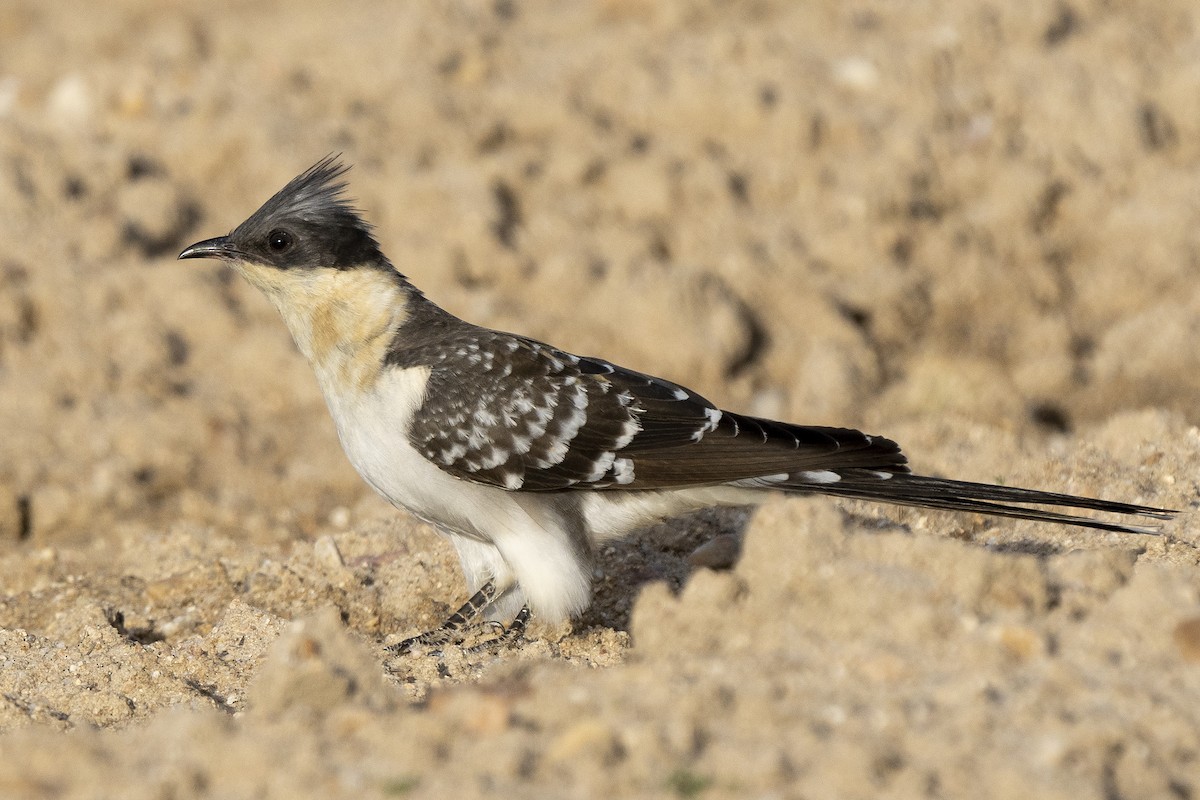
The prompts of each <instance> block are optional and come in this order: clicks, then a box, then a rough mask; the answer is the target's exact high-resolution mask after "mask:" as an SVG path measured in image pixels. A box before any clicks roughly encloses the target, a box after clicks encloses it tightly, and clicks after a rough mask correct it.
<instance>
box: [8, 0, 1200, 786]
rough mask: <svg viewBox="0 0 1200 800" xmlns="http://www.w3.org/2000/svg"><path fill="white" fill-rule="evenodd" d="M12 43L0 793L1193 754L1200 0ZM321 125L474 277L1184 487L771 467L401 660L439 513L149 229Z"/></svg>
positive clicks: (785, 375) (719, 364) (531, 12)
mask: <svg viewBox="0 0 1200 800" xmlns="http://www.w3.org/2000/svg"><path fill="white" fill-rule="evenodd" d="M0 42H2V46H0V432H2V433H3V435H2V436H0V582H2V583H0V589H2V592H0V753H2V754H3V757H2V758H0V797H5V798H8V797H12V798H23V797H31V798H104V797H128V798H179V799H183V798H200V797H214V798H215V797H221V798H242V797H247V798H248V797H255V798H297V797H364V798H377V797H401V796H428V797H451V796H453V797H460V798H472V797H534V796H541V797H580V798H583V797H597V796H604V795H609V796H636V797H684V798H688V797H706V798H708V797H714V798H715V797H729V798H744V797H763V798H767V797H771V798H776V797H778V798H790V797H807V798H835V797H847V798H879V797H883V798H907V797H929V798H952V797H978V798H991V797H995V798H1010V797H1011V798H1029V797H1037V798H1093V797H1094V798H1105V800H1116V798H1142V797H1147V798H1149V797H1155V798H1157V797H1169V798H1179V800H1187V799H1188V798H1194V797H1198V796H1200V734H1198V731H1200V557H1198V556H1200V553H1198V550H1197V543H1198V541H1200V532H1198V529H1197V525H1196V522H1195V518H1194V515H1193V510H1194V508H1195V507H1196V498H1197V483H1198V481H1197V477H1196V464H1197V456H1198V455H1200V432H1198V430H1197V428H1196V427H1194V425H1193V423H1194V422H1195V421H1196V420H1197V419H1198V418H1200V349H1198V348H1197V347H1196V346H1195V341H1196V338H1197V337H1196V332H1197V330H1198V329H1200V283H1198V281H1197V275H1198V274H1200V273H1198V270H1200V204H1197V197H1200V6H1197V5H1196V4H1195V3H1193V2H1174V3H1173V2H1151V3H1140V4H1134V3H1121V2H1116V3H1111V2H1110V3H1099V2H1081V1H1077V0H1071V2H1069V3H1057V4H1047V3H1035V2H1016V3H984V2H964V3H952V2H944V3H924V2H914V3H903V4H899V3H885V2H877V3H872V2H862V3H841V2H834V1H833V0H830V1H829V2H814V3H790V2H785V1H784V0H778V2H771V1H770V0H761V1H757V2H756V1H748V2H731V3H711V2H699V0H697V2H664V3H651V2H640V1H639V0H607V1H604V2H601V1H600V0H597V1H596V2H563V3H551V2H540V3H525V2H519V1H518V0H493V2H488V3H482V2H480V3H476V2H467V1H466V0H462V1H461V2H439V3H390V2H362V3H354V4H338V5H333V4H331V5H329V6H325V7H323V6H321V5H320V4H317V3H309V4H287V3H282V2H275V1H274V0H263V1H262V2H257V3H231V2H211V3H207V4H204V7H203V10H201V9H200V8H198V7H197V6H196V4H182V3H179V4H174V3H166V2H158V3H154V2H132V1H131V0H118V2H113V3H106V4H96V5H94V6H86V5H81V4H79V3H66V2H59V3H55V2H41V1H38V2H34V1H33V0H28V1H27V0H8V2H5V3H3V4H0ZM329 152H342V153H344V154H345V157H346V159H347V160H349V161H351V162H353V163H354V164H355V165H356V166H355V169H354V171H353V173H352V176H351V177H352V182H353V192H354V194H355V196H356V197H357V198H358V200H359V203H360V205H361V206H362V208H364V209H365V210H366V212H367V214H368V216H369V217H370V218H371V219H372V220H373V221H374V222H375V223H376V224H377V226H378V234H379V237H380V239H381V240H382V242H383V244H384V247H385V250H386V251H387V252H388V253H389V254H390V255H391V256H392V258H393V260H394V261H395V262H396V263H397V265H398V266H399V268H400V269H401V270H402V271H404V272H405V273H406V274H408V275H409V276H410V277H411V278H412V279H413V280H414V281H415V282H416V283H417V284H418V285H419V286H421V287H422V288H424V289H425V290H426V292H427V293H428V294H430V295H431V296H432V297H433V298H434V299H436V300H437V301H439V302H440V303H442V304H443V305H445V306H447V307H448V308H450V309H451V310H453V311H455V312H456V313H458V314H460V315H461V316H465V317H467V318H469V319H472V320H474V321H477V322H482V323H485V324H488V325H492V326H495V327H501V328H506V329H510V330H518V331H520V332H523V333H526V334H530V335H533V336H537V337H540V338H545V339H549V340H551V341H554V342H555V343H556V344H559V345H562V346H565V347H568V348H571V349H575V350H577V351H582V352H587V353H594V354H598V355H603V356H605V357H607V358H609V359H611V360H614V361H617V362H618V363H623V364H626V365H628V366H631V367H634V368H638V369H641V370H644V371H649V372H655V373H658V374H664V375H666V376H669V377H671V378H673V379H675V380H677V381H680V382H683V383H684V384H686V385H691V386H693V387H695V388H697V389H699V390H700V391H702V392H703V393H704V394H706V395H707V396H709V397H711V398H712V399H714V400H716V401H719V402H720V403H722V404H723V405H725V406H727V407H731V408H734V409H737V410H742V411H748V412H752V413H759V414H765V415H774V416H780V417H785V418H789V419H793V420H796V421H803V422H811V423H825V424H845V425H854V426H858V427H863V428H865V429H867V430H870V431H872V432H878V433H884V434H887V435H889V436H892V437H893V438H896V439H898V440H899V441H901V442H902V443H903V444H904V445H905V447H906V450H907V452H908V453H909V455H910V458H911V459H912V461H913V463H914V465H915V466H916V467H917V468H918V469H919V470H920V471H923V472H928V473H935V474H944V475H952V476H955V477H962V478H967V479H975V480H986V481H1002V482H1005V483H1010V484H1019V485H1031V486H1039V487H1044V488H1049V489H1054V490H1059V491H1068V492H1075V493H1081V494H1095V495H1102V496H1107V497H1112V498H1116V499H1123V500H1128V501H1134V502H1146V503H1152V504H1157V505H1163V506H1169V507H1173V508H1178V509H1182V510H1183V512H1184V513H1183V514H1182V515H1181V516H1180V518H1179V519H1178V520H1177V521H1175V522H1174V523H1172V524H1170V525H1168V526H1167V528H1166V529H1165V531H1164V533H1163V535H1161V536H1157V537H1150V536H1131V535H1117V534H1104V533H1097V532H1091V531H1086V530H1076V529H1066V528H1058V527H1054V526H1048V525H1039V524H1032V523H1024V522H994V521H989V520H984V519H981V518H976V517H969V516H962V515H953V514H940V513H932V512H931V513H921V512H918V511H911V510H898V509H888V508H878V507H871V506H865V505H851V504H846V503H837V502H833V501H824V500H810V501H795V500H793V501H784V500H775V501H772V502H771V503H770V504H768V505H767V506H766V507H764V508H762V509H760V510H759V511H758V512H756V513H754V514H750V513H749V512H742V511H729V512H723V513H715V512H711V513H704V514H699V515H696V516H693V517H690V518H687V519H683V520H678V521H674V522H672V523H669V524H665V525H662V526H660V527H658V528H655V529H654V530H651V531H647V532H645V533H643V534H640V535H638V536H636V537H633V538H631V539H630V540H629V541H627V542H623V543H621V544H619V545H617V546H613V547H610V548H607V549H606V550H605V552H604V553H603V554H602V555H603V563H602V569H601V571H600V574H598V575H597V602H596V604H595V605H594V606H593V608H592V609H591V610H590V611H589V612H588V613H587V614H586V615H585V616H584V617H583V618H582V619H580V620H578V621H577V622H576V623H575V624H574V625H573V626H571V627H566V626H564V627H561V628H548V627H546V626H535V627H534V629H533V631H532V634H533V635H532V637H531V639H530V640H529V641H528V642H526V643H525V644H523V645H522V646H520V647H518V648H515V649H512V650H509V651H505V652H503V653H501V654H499V655H487V654H471V653H466V652H462V651H460V650H458V649H451V650H448V651H447V652H446V653H445V654H444V656H443V657H442V658H440V659H439V658H436V657H433V656H419V657H418V656H414V657H408V658H392V657H389V656H388V654H387V652H386V651H385V649H384V646H385V645H386V644H387V643H390V642H394V641H396V640H398V639H399V638H400V637H402V636H404V635H409V634H412V633H414V632H416V631H418V630H421V629H423V628H425V627H428V626H430V625H432V624H434V623H435V622H436V621H437V620H438V619H439V618H440V617H441V616H443V615H444V614H445V613H446V612H447V611H448V610H449V608H450V607H451V605H452V604H454V603H456V602H457V601H459V600H461V598H462V594H463V587H462V585H461V582H460V577H459V575H458V572H457V567H456V564H455V562H454V557H453V555H452V553H451V551H450V550H449V548H448V546H447V545H446V544H445V543H444V542H442V541H441V540H440V539H439V538H438V537H437V536H436V535H435V534H434V533H433V532H432V531H431V530H430V529H429V528H428V527H426V526H424V525H423V524H421V523H419V522H417V521H415V520H413V519H411V518H408V517H407V516H405V515H403V514H400V513H398V512H395V511H393V510H392V509H390V508H389V507H387V506H386V505H385V504H384V502H383V501H382V500H379V499H378V498H375V497H374V496H372V495H371V494H370V493H369V491H368V490H367V489H365V488H364V487H363V485H362V484H361V483H360V482H359V480H358V479H357V477H356V476H355V475H354V474H353V472H352V470H351V469H350V467H349V466H348V465H347V463H346V462H345V460H344V458H343V456H342V455H341V453H340V450H339V448H338V445H337V442H336V438H335V436H334V433H333V429H332V425H331V424H330V422H329V420H328V419H327V415H326V412H325V409H324V406H323V403H322V401H321V398H320V396H319V394H318V391H317V388H316V385H315V381H314V380H313V378H312V376H311V374H310V373H309V371H308V368H307V366H306V365H305V364H304V363H303V362H302V359H301V358H300V357H299V355H298V354H297V353H296V352H295V350H294V348H293V346H292V344H291V342H290V340H289V339H288V337H287V333H286V331H285V330H284V328H283V326H282V324H281V323H280V322H279V320H278V319H277V318H276V315H275V312H274V311H273V309H271V308H270V307H269V306H268V305H267V304H266V302H265V301H264V300H263V299H261V298H260V297H259V296H257V295H256V294H255V293H254V291H253V290H252V289H251V288H250V287H248V286H245V285H243V284H242V283H241V282H239V281H238V280H234V279H233V276H232V275H230V274H229V273H228V272H226V271H223V270H222V269H221V268H220V267H219V266H218V265H215V264H211V263H205V262H187V263H177V262H175V261H174V256H175V254H176V253H177V252H178V250H179V249H180V248H181V247H182V246H184V245H186V244H188V243H190V242H191V241H194V240H196V239H199V238H204V237H208V236H213V235H217V234H220V233H223V232H225V231H227V230H229V229H230V228H231V227H233V226H234V225H236V224H237V223H238V222H240V221H241V220H242V219H243V218H244V217H245V216H246V215H248V214H249V213H250V212H251V211H252V210H253V209H254V208H256V207H257V205H258V204H259V203H260V202H262V200H264V199H265V198H266V197H267V196H269V195H270V194H271V193H273V192H274V191H275V190H276V189H277V188H279V187H280V186H281V185H282V184H283V183H284V182H285V181H286V180H287V179H289V178H290V177H292V175H294V174H296V173H297V172H299V171H301V170H302V169H303V168H305V167H306V166H308V165H309V164H311V163H312V162H314V161H315V160H317V159H318V158H319V157H321V156H323V155H325V154H326V153H329ZM707 542H715V543H713V544H706V543H707ZM739 549H740V551H741V558H740V560H737V558H736V552H737V551H738V550H739ZM735 561H736V564H734V563H733V562H735Z"/></svg>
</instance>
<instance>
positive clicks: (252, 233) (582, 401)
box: [179, 154, 1175, 653]
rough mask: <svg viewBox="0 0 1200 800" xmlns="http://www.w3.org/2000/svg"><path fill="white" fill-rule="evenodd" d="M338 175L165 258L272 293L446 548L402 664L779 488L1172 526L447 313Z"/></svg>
mask: <svg viewBox="0 0 1200 800" xmlns="http://www.w3.org/2000/svg"><path fill="white" fill-rule="evenodd" d="M348 170H349V166H348V165H346V164H345V163H344V161H343V160H342V158H341V157H340V155H337V154H333V155H329V156H326V157H325V158H323V159H321V160H320V161H318V162H317V163H316V164H314V165H313V166H311V167H310V168H308V169H307V170H305V171H304V172H303V173H301V174H300V175H298V176H296V177H295V178H293V179H292V180H291V181H289V182H288V183H287V185H286V186H284V187H283V189H281V190H280V191H279V192H277V193H276V194H275V195H274V196H272V197H271V198H270V199H269V200H267V201H266V203H264V204H263V205H262V207H261V208H259V209H258V210H257V211H255V212H254V213H253V214H251V215H250V216H249V217H248V218H247V219H246V220H245V221H244V222H242V223H241V224H240V225H238V226H237V227H236V228H234V229H233V230H232V231H231V232H230V233H228V234H227V235H224V236H218V237H216V238H212V239H206V240H204V241H200V242H197V243H195V244H193V245H191V246H189V247H187V248H185V249H184V250H183V251H182V252H181V253H180V254H179V258H180V259H191V258H215V259H219V260H221V261H223V262H225V264H227V265H228V266H230V267H232V268H233V270H235V271H236V272H237V273H240V274H241V275H242V276H243V277H244V278H245V279H246V280H247V281H249V283H251V284H252V285H254V286H255V287H257V288H258V289H259V290H261V291H262V292H263V294H265V295H266V297H267V298H268V300H270V302H271V303H272V304H273V305H274V306H275V307H276V309H278V311H279V313H280V315H281V316H282V318H283V321H284V323H285V324H286V326H287V328H288V330H289V331H290V332H291V335H292V337H293V339H294V341H295V344H296V346H297V348H298V349H299V351H300V353H302V354H303V356H304V357H305V358H306V359H307V360H308V362H309V363H310V365H311V366H312V368H313V371H314V372H315V374H316V379H317V382H318V384H319V385H320V388H321V392H322V394H323V395H324V398H325V401H326V404H327V406H328V408H329V412H330V415H331V416H332V418H333V422H334V425H335V426H336V428H337V434H338V438H339V440H340V442H341V445H342V448H343V450H344V451H345V454H346V456H347V457H348V458H349V460H350V463H351V464H352V465H353V466H354V468H355V469H356V470H357V472H358V474H359V475H360V476H361V477H362V478H363V480H364V481H365V482H366V483H367V484H369V485H370V486H371V487H372V488H373V489H374V490H375V491H376V492H378V493H379V494H380V495H382V496H383V497H384V498H385V499H386V500H388V501H389V502H390V503H392V504H393V505H394V506H396V507H398V508H400V509H404V510H406V511H408V512H409V513H410V514H412V515H414V516H416V517H418V518H419V519H421V520H424V521H425V522H427V523H429V524H431V525H432V526H434V527H435V528H436V529H437V530H438V531H439V532H440V533H441V534H443V535H444V536H445V537H447V538H448V539H449V541H450V542H451V543H452V544H453V546H454V548H455V549H456V551H457V553H458V557H459V560H460V562H461V566H462V570H463V574H464V577H465V581H466V587H467V595H468V596H469V597H468V599H467V601H466V602H465V603H463V604H462V605H461V607H459V608H458V609H457V611H455V612H454V613H453V614H451V615H450V616H449V618H447V620H446V621H445V623H443V624H442V625H441V626H439V627H438V628H435V629H432V630H429V631H425V632H423V633H421V634H418V635H416V636H413V637H410V638H408V639H405V640H404V641H402V642H400V643H399V644H398V645H395V646H393V649H394V650H395V651H396V652H397V653H408V652H412V651H414V650H416V649H417V648H419V647H421V646H437V647H441V646H443V645H446V644H456V643H457V644H461V643H462V642H463V641H464V640H465V638H466V636H467V635H468V634H469V633H470V632H471V631H472V630H474V629H475V628H476V627H477V626H480V625H486V624H491V625H493V626H494V627H495V629H497V630H499V631H500V632H499V633H498V635H497V636H496V637H495V638H496V640H497V641H504V640H508V639H511V638H514V637H520V636H522V635H523V633H524V631H525V626H526V624H527V623H528V621H529V619H530V617H531V616H536V617H538V618H539V619H544V620H546V621H548V622H558V621H563V620H566V619H569V618H571V617H573V616H576V615H578V614H579V613H580V612H582V611H583V610H584V609H585V608H586V607H587V606H588V605H589V604H590V602H591V596H592V585H591V581H592V576H593V572H594V560H595V557H596V552H597V549H598V547H599V546H600V545H601V544H602V543H604V542H607V541H611V540H614V539H616V538H617V537H622V536H625V535H627V534H629V533H631V532H633V531H636V530H638V529H641V528H645V527H647V526H649V525H651V524H653V523H655V522H657V521H660V520H662V519H665V518H669V517H674V516H678V515H681V514H684V513H687V512H691V511H694V510H698V509H701V508H706V507H712V506H744V505H756V504H759V503H761V502H762V501H763V500H765V499H766V498H767V497H769V496H771V495H772V494H773V493H778V492H783V493H788V494H796V495H827V496H833V497H840V498H852V499H855V500H869V501H879V502H883V503H891V504H898V505H904V506H916V507H921V508H931V509H945V510H949V511H960V512H973V513H978V514H984V515H993V516H999V517H1014V518H1019V519H1026V520H1037V521H1043V522H1051V523H1063V524H1068V525H1076V526H1083V527H1086V528H1094V529H1099V530H1104V531H1118V532H1123V533H1137V534H1145V533H1156V532H1157V531H1158V527H1156V526H1154V525H1147V524H1133V521H1131V520H1127V519H1120V520H1119V521H1114V520H1108V519H1101V518H1095V517H1090V516H1082V515H1078V514H1075V513H1070V512H1071V510H1075V509H1086V510H1092V511H1098V512H1105V513H1108V514H1112V515H1117V516H1118V517H1121V518H1126V517H1132V518H1139V517H1140V518H1143V519H1151V520H1160V521H1161V520H1168V519H1170V518H1171V517H1172V516H1173V515H1174V513H1175V512H1174V511H1171V510H1169V509H1163V508H1155V507H1151V506H1145V505H1136V504H1132V503H1123V502H1116V501H1111V500H1101V499H1093V498H1088V497H1079V496H1074V495H1070V494H1062V493H1057V492H1050V491H1040V490H1036V489H1023V488H1017V487H1010V486H1001V485H993V484H987V483H974V482H969V481H960V480H950V479H945V478H939V477H932V476H925V475H919V474H915V473H913V472H912V471H911V470H910V468H909V466H908V460H907V458H906V456H905V455H904V454H903V453H902V452H901V449H900V446H899V445H898V444H897V443H896V442H894V441H892V440H891V439H888V438H886V437H883V436H876V435H870V434H866V433H863V432H861V431H858V430H854V429H851V428H839V427H826V426H820V425H799V424H792V423H787V422H779V421H775V420H770V419H763V418H758V417H754V416H750V415H746V414H739V413H735V412H732V411H727V410H723V409H721V408H719V407H718V406H716V405H715V404H713V403H712V402H710V401H709V400H707V399H706V398H704V397H703V396H701V395H700V394H698V393H697V392H695V391H693V390H691V389H688V388H686V387H684V386H681V385H679V384H677V383H674V382H672V381H669V380H665V379H663V378H658V377H655V376H653V375H648V374H645V373H641V372H637V371H635V370H631V369H626V368H623V367H620V366H617V365H616V364H613V363H611V362H609V361H606V360H604V359H602V358H594V357H587V356H579V355H575V354H572V353H569V352H567V351H565V350H562V349H559V348H557V347H554V346H552V345H549V344H546V343H545V342H541V341H538V340H536V339H533V338H530V337H527V336H521V335H518V334H514V333H505V332H502V331H497V330H492V329H490V328H487V327H483V326H480V325H475V324H472V323H470V322H467V321H465V320H462V319H459V318H458V317H456V316H454V315H453V314H451V313H450V312H449V311H447V310H445V309H443V308H441V307H440V306H438V305H437V304H436V303H434V302H433V301H432V300H430V299H429V298H428V297H426V296H425V294H424V293H422V292H421V291H420V290H419V289H418V288H417V287H416V286H415V285H414V284H413V283H412V282H411V281H410V280H409V278H408V277H407V276H406V275H404V274H402V273H401V272H400V271H399V270H398V269H397V268H396V266H394V265H393V263H392V262H391V261H390V260H389V259H388V258H387V256H385V255H384V254H383V252H382V250H381V249H380V244H379V241H378V240H377V238H376V235H375V232H374V228H373V227H372V225H371V224H369V223H368V222H367V221H366V220H365V219H364V216H363V214H362V212H360V211H359V210H358V208H357V207H356V205H355V203H354V201H352V200H351V199H349V198H348V196H347V190H348V181H347V180H346V177H345V176H346V173H347V171H348ZM1036 506H1048V507H1049V508H1038V507H1036Z"/></svg>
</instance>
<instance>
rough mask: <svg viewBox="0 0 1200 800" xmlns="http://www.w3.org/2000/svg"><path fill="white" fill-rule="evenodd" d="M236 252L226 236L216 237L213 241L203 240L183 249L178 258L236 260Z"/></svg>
mask: <svg viewBox="0 0 1200 800" xmlns="http://www.w3.org/2000/svg"><path fill="white" fill-rule="evenodd" d="M238 255H240V254H239V253H238V250H237V248H236V247H234V245H233V242H232V241H231V240H230V238H229V237H228V236H217V237H215V238H213V239H205V240H204V241H202V242H196V243H195V244H193V245H189V246H188V247H185V248H184V249H183V252H182V253H180V254H179V257H180V258H223V259H226V260H228V259H232V258H237V257H238Z"/></svg>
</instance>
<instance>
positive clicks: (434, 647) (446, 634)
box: [388, 581, 529, 656]
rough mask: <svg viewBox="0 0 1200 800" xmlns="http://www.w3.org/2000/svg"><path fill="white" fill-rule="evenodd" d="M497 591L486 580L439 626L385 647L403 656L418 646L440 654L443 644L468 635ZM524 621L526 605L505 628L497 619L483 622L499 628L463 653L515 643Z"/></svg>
mask: <svg viewBox="0 0 1200 800" xmlns="http://www.w3.org/2000/svg"><path fill="white" fill-rule="evenodd" d="M500 594H501V593H500V592H499V590H497V588H496V584H495V583H494V582H492V581H488V582H487V583H485V584H484V585H483V586H482V587H481V588H480V589H479V591H478V592H476V593H475V594H473V595H471V598H470V599H469V600H467V602H465V603H463V604H462V606H461V607H460V608H459V609H458V610H457V611H455V612H454V613H453V614H451V615H450V616H449V617H448V618H447V619H446V621H445V622H443V623H442V624H441V625H440V626H438V627H437V628H434V629H433V630H431V631H425V632H424V633H421V634H418V635H416V636H412V637H409V638H408V639H405V640H404V641H402V642H398V643H397V644H394V645H391V646H390V647H388V650H389V651H390V652H392V653H393V654H395V655H405V654H408V653H411V652H414V651H416V650H418V649H420V650H428V651H429V654H430V655H435V656H437V655H441V653H442V648H444V647H445V646H446V645H457V644H462V642H463V641H465V640H466V639H467V637H468V636H470V635H471V632H472V629H473V628H476V627H479V626H476V625H475V624H474V622H475V619H476V618H477V617H478V616H479V615H480V613H482V612H483V610H484V609H485V608H487V607H488V606H489V605H490V604H491V603H492V601H494V600H495V599H496V598H497V597H498V596H499V595H500ZM528 622H529V608H528V607H527V606H526V607H523V608H522V609H521V611H520V612H519V613H518V614H517V616H516V618H515V619H514V620H513V621H512V624H510V625H509V626H508V627H505V626H503V625H501V624H500V623H498V622H489V623H485V624H486V625H487V626H488V627H491V628H493V630H494V629H496V628H499V633H498V634H497V635H496V636H493V637H492V638H491V639H488V640H487V641H485V642H481V643H480V644H477V645H473V646H471V647H470V648H468V649H467V652H469V653H482V652H490V651H494V650H498V649H500V648H501V647H503V646H504V645H507V644H512V643H515V642H518V641H520V640H521V638H522V637H523V636H524V633H525V626H526V624H527V623H528Z"/></svg>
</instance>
